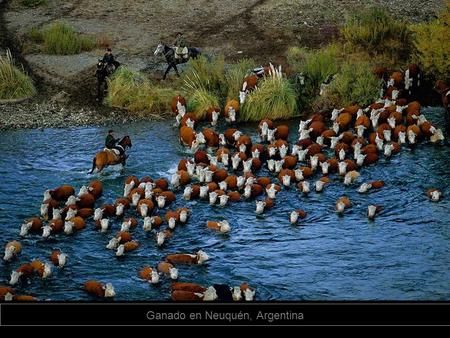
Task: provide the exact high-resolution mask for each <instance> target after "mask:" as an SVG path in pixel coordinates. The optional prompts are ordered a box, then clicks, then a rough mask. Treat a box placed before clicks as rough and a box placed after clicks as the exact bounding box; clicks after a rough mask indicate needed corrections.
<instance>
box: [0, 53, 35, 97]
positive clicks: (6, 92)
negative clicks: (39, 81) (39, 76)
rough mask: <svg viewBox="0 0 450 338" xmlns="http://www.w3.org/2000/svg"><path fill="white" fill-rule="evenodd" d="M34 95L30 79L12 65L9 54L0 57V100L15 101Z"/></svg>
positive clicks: (21, 70)
mask: <svg viewBox="0 0 450 338" xmlns="http://www.w3.org/2000/svg"><path fill="white" fill-rule="evenodd" d="M35 94H36V88H35V87H34V84H33V81H32V80H31V78H30V77H29V76H28V75H26V74H25V72H24V70H23V67H22V68H21V69H19V68H17V67H16V66H15V65H14V62H13V59H12V56H11V53H10V51H9V50H7V51H6V56H5V57H3V56H1V55H0V100H16V99H22V98H27V97H30V96H33V95H35Z"/></svg>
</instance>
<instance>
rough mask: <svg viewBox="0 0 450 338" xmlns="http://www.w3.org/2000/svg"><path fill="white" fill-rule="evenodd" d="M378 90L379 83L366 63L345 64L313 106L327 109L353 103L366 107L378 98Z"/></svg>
mask: <svg viewBox="0 0 450 338" xmlns="http://www.w3.org/2000/svg"><path fill="white" fill-rule="evenodd" d="M380 88H381V82H380V80H379V79H378V78H377V77H376V76H375V75H373V73H372V66H371V65H370V64H369V63H368V62H364V61H360V62H347V63H345V64H344V65H343V66H342V68H341V70H340V71H339V73H338V74H337V76H336V78H335V79H334V80H333V81H332V82H331V83H330V84H329V86H328V87H327V88H326V89H325V91H324V93H323V95H322V96H320V97H319V98H318V99H316V101H315V102H314V104H313V106H314V108H316V109H329V108H334V107H344V106H348V105H350V104H353V103H357V104H360V105H368V104H370V103H372V102H374V101H375V100H376V99H377V98H378V97H379V95H380Z"/></svg>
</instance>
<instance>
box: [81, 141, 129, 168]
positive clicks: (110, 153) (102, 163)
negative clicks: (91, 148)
mask: <svg viewBox="0 0 450 338" xmlns="http://www.w3.org/2000/svg"><path fill="white" fill-rule="evenodd" d="M116 147H117V148H119V149H120V148H121V149H122V152H121V153H122V154H121V155H117V154H116V153H115V152H114V150H112V149H103V150H102V151H100V152H98V153H97V154H96V155H95V157H94V159H93V161H92V170H91V172H90V174H92V173H93V172H94V170H95V168H97V172H101V171H102V170H103V169H104V168H105V167H107V166H108V165H115V164H122V166H125V162H126V159H127V158H128V156H127V155H125V150H126V149H127V148H131V147H132V144H131V139H130V137H129V136H128V135H127V136H124V137H123V138H122V139H121V140H120V141H119V143H118V144H117V146H116Z"/></svg>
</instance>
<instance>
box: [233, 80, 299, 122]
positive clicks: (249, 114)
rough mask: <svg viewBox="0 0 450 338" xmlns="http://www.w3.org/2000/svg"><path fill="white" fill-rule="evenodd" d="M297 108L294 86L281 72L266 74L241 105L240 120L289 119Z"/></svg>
mask: <svg viewBox="0 0 450 338" xmlns="http://www.w3.org/2000/svg"><path fill="white" fill-rule="evenodd" d="M296 109H297V101H296V93H295V89H294V86H293V85H292V84H291V83H290V82H289V81H288V80H287V79H286V78H285V77H282V76H281V74H278V75H274V76H267V77H265V78H262V79H261V80H260V82H259V83H258V89H256V90H255V91H253V92H250V93H249V94H248V95H247V97H246V99H245V102H244V104H243V105H242V107H241V113H240V117H239V119H240V120H241V121H259V120H261V119H263V118H270V119H273V120H277V119H289V118H292V117H293V116H294V114H295V112H296Z"/></svg>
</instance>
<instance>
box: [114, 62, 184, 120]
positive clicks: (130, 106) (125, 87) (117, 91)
mask: <svg viewBox="0 0 450 338" xmlns="http://www.w3.org/2000/svg"><path fill="white" fill-rule="evenodd" d="M174 95H175V92H174V91H173V90H172V89H171V88H162V87H159V86H156V85H154V84H152V83H151V82H150V81H149V80H148V79H147V78H145V77H143V76H142V75H141V74H138V73H134V72H132V71H130V70H128V69H127V68H125V67H119V69H118V70H117V71H116V72H115V73H114V75H113V77H112V78H111V80H109V81H108V95H107V97H106V103H107V104H109V105H110V106H112V107H119V108H123V109H126V110H128V111H129V112H131V113H141V114H146V115H154V116H157V115H156V114H154V113H156V112H161V111H167V110H169V108H170V103H171V100H172V97H173V96H174Z"/></svg>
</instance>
